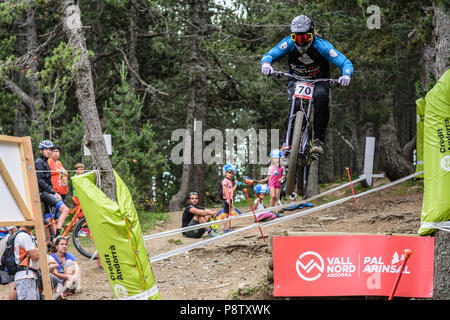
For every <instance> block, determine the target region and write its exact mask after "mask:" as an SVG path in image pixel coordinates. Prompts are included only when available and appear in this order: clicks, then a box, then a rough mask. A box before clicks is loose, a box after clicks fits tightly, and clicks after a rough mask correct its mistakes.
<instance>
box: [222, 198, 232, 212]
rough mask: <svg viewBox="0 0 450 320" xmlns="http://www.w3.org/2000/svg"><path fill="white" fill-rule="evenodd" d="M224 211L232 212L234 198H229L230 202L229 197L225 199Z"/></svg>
mask: <svg viewBox="0 0 450 320" xmlns="http://www.w3.org/2000/svg"><path fill="white" fill-rule="evenodd" d="M222 201H223V212H225V213H230V207H233V200H229V201H230V203H228V199H223V200H222Z"/></svg>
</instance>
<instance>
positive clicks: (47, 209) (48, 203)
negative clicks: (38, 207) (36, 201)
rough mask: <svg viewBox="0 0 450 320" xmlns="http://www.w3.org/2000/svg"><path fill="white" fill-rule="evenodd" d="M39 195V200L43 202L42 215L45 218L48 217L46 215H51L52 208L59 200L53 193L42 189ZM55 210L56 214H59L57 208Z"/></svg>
mask: <svg viewBox="0 0 450 320" xmlns="http://www.w3.org/2000/svg"><path fill="white" fill-rule="evenodd" d="M39 195H40V197H41V201H42V202H43V203H44V217H45V218H46V219H47V218H49V216H48V215H49V214H50V215H51V212H52V210H53V208H55V207H56V205H57V204H58V203H59V201H60V200H58V198H57V197H56V196H55V195H54V194H52V193H49V192H47V191H42V192H41V193H40V194H39ZM57 211H58V212H57V214H59V210H57ZM56 219H57V217H56Z"/></svg>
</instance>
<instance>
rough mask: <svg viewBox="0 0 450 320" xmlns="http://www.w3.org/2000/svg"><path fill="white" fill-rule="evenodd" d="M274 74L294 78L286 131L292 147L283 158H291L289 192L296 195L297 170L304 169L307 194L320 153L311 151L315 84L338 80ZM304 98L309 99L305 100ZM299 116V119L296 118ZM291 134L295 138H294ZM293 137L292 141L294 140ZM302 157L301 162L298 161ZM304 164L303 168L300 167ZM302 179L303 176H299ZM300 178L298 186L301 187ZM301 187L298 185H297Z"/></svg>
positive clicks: (287, 183) (286, 149)
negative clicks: (314, 162)
mask: <svg viewBox="0 0 450 320" xmlns="http://www.w3.org/2000/svg"><path fill="white" fill-rule="evenodd" d="M273 75H275V76H277V77H278V78H279V77H285V78H289V79H292V80H295V87H294V90H293V92H292V103H291V107H290V112H289V117H288V128H287V131H286V137H285V141H284V142H285V145H286V146H288V147H289V148H285V149H284V150H283V155H284V158H285V159H287V158H288V164H287V168H288V175H287V181H286V193H289V195H290V196H294V198H295V197H296V193H295V192H293V188H294V184H295V180H297V172H298V170H303V173H302V177H303V178H301V179H302V180H303V181H302V185H301V187H302V191H303V192H304V194H305V197H306V185H307V180H308V171H309V169H308V168H309V165H310V164H311V162H312V161H313V160H315V159H317V158H318V154H313V153H311V152H310V150H311V149H310V147H311V146H312V143H311V140H312V131H313V130H312V125H313V123H312V119H311V118H312V112H313V102H314V97H313V93H314V86H315V83H317V82H332V83H337V80H336V79H303V78H300V77H298V76H295V75H292V74H289V73H285V72H282V71H277V70H274V72H273ZM304 100H308V102H305V101H304ZM298 102H300V108H299V110H298V111H296V110H295V107H296V103H298ZM297 117H300V118H299V119H296V118H297ZM291 135H292V138H291ZM291 139H292V141H291ZM298 160H300V162H297V161H298ZM300 168H301V169H300ZM298 179H300V176H299V177H298ZM298 182H299V181H298V180H297V188H298ZM298 190H299V189H298Z"/></svg>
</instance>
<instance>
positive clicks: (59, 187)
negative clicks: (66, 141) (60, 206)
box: [47, 145, 69, 202]
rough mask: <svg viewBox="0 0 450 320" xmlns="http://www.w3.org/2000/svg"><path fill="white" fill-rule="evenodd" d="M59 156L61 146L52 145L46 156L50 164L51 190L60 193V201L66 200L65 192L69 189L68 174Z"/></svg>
mask: <svg viewBox="0 0 450 320" xmlns="http://www.w3.org/2000/svg"><path fill="white" fill-rule="evenodd" d="M60 156H61V148H60V147H59V146H57V145H54V146H53V148H52V154H51V156H50V158H48V160H47V163H48V165H49V166H50V170H51V171H52V172H51V176H52V185H53V190H55V192H56V193H58V194H60V195H61V198H62V201H63V202H64V201H65V200H66V195H67V192H68V191H69V175H68V173H67V171H66V169H64V166H63V165H62V163H61V161H59V157H60Z"/></svg>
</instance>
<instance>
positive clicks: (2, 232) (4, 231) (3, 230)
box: [0, 226, 17, 300]
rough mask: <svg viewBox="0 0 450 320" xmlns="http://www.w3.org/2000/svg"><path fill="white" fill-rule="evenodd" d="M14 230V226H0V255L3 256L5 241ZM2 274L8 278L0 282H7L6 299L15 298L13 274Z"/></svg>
mask: <svg viewBox="0 0 450 320" xmlns="http://www.w3.org/2000/svg"><path fill="white" fill-rule="evenodd" d="M16 231H17V228H16V227H15V226H8V227H0V257H1V256H3V253H4V252H5V248H6V242H7V241H8V239H9V237H10V236H11V235H13V234H14V233H15V232H16ZM3 276H4V277H5V278H9V279H8V280H6V279H5V280H6V281H5V282H2V284H6V283H8V291H9V296H8V299H9V300H16V298H17V294H16V285H15V283H14V276H11V275H9V274H8V272H4V273H3ZM2 280H3V279H2ZM8 281H9V282H8Z"/></svg>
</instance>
